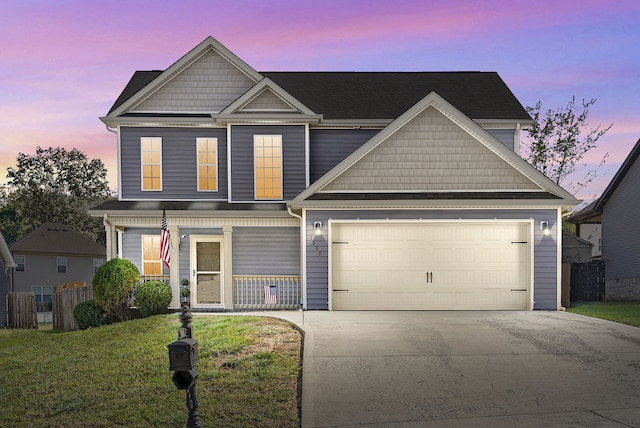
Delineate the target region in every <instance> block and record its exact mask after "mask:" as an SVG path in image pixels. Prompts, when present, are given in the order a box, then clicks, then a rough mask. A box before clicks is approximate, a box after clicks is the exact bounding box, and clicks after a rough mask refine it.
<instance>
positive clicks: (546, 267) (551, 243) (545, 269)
mask: <svg viewBox="0 0 640 428" xmlns="http://www.w3.org/2000/svg"><path fill="white" fill-rule="evenodd" d="M556 217H557V212H556V211H555V210H548V209H547V210H461V211H455V210H437V211H429V210H415V211H414V210H408V211H393V210H388V211H319V210H318V211H307V219H306V236H305V242H306V246H307V247H306V250H307V252H306V263H307V275H306V281H307V309H328V302H329V289H328V284H329V277H328V274H329V269H328V255H329V250H328V245H327V244H328V243H327V236H328V229H327V224H328V223H327V222H328V220H329V219H334V220H336V219H342V220H344V219H398V220H400V219H423V220H430V219H432V220H436V219H437V220H447V219H451V220H452V221H455V220H458V219H509V220H520V219H521V220H529V219H531V218H533V219H534V227H533V230H534V240H535V242H534V250H533V251H534V268H533V270H534V285H533V286H534V309H549V310H556V309H557V297H558V296H557V288H556V287H557V256H558V254H557V241H556V238H555V237H556V236H557V232H558V230H559V229H558V225H557V224H556ZM542 220H546V221H549V225H550V226H551V235H550V236H543V235H542V231H541V230H540V228H539V227H538V225H539V224H540V221H542ZM316 221H321V222H322V225H323V229H324V231H323V236H322V237H321V238H320V239H315V242H312V241H311V238H312V237H313V234H314V229H313V223H314V222H316Z"/></svg>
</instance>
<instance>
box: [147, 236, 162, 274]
mask: <svg viewBox="0 0 640 428" xmlns="http://www.w3.org/2000/svg"><path fill="white" fill-rule="evenodd" d="M142 275H162V261H161V260H160V234H158V235H143V236H142Z"/></svg>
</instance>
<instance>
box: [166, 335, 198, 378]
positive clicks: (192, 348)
mask: <svg viewBox="0 0 640 428" xmlns="http://www.w3.org/2000/svg"><path fill="white" fill-rule="evenodd" d="M167 347H168V348H169V370H173V371H189V370H193V369H194V368H195V366H196V363H197V362H198V341H197V340H194V339H191V338H188V337H187V338H184V339H180V340H176V341H175V342H173V343H170V344H169V345H167Z"/></svg>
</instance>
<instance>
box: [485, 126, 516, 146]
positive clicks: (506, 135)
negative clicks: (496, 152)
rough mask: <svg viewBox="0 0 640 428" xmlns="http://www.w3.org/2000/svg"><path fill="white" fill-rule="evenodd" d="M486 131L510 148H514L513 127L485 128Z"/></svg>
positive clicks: (514, 133)
mask: <svg viewBox="0 0 640 428" xmlns="http://www.w3.org/2000/svg"><path fill="white" fill-rule="evenodd" d="M487 132H489V134H491V135H493V136H494V137H496V138H497V139H498V140H499V141H500V142H501V143H502V144H504V145H505V146H507V147H509V148H510V149H511V150H513V149H514V145H515V143H514V139H515V135H516V131H515V129H487Z"/></svg>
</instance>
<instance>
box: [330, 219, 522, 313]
mask: <svg viewBox="0 0 640 428" xmlns="http://www.w3.org/2000/svg"><path fill="white" fill-rule="evenodd" d="M530 227H531V226H530V223H522V222H483V223H477V222H457V223H440V222H432V223H418V222H405V223H402V222H396V223H394V222H384V223H382V222H380V223H366V222H362V223H332V225H331V267H330V269H331V289H332V290H331V297H332V302H331V305H332V309H334V310H425V309H429V310H458V309H459V310H527V309H530V304H529V302H530V301H531V299H530V291H531V290H530V289H531V285H530V282H531V280H530V278H531V274H530V273H531V266H530V265H531V262H530V258H531V256H530V254H531V253H530V249H531V244H530V240H531V238H530V235H531V233H530Z"/></svg>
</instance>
